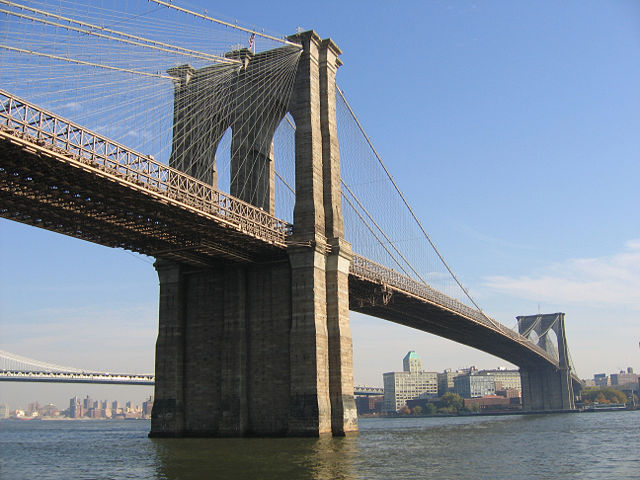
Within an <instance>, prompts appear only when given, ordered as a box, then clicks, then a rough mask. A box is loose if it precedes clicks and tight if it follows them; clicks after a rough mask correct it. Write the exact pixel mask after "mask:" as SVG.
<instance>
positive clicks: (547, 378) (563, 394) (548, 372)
mask: <svg viewBox="0 0 640 480" xmlns="http://www.w3.org/2000/svg"><path fill="white" fill-rule="evenodd" d="M516 319H517V320H518V331H519V333H520V334H521V335H523V336H525V337H527V338H529V339H530V340H531V339H532V337H533V333H535V334H536V336H537V344H538V346H540V347H541V348H543V349H544V350H546V351H547V352H548V353H549V354H551V355H552V356H554V357H556V358H557V359H558V368H554V367H552V366H550V365H547V366H542V367H523V366H521V367H520V379H521V382H522V403H523V405H522V406H523V409H524V410H525V411H529V412H532V411H553V410H574V409H575V407H576V405H575V394H574V390H573V380H572V378H571V365H570V362H569V350H568V347H567V338H566V335H565V329H564V313H551V314H544V315H526V316H519V317H516ZM550 332H554V333H555V335H556V339H557V348H556V345H554V342H553V341H552V339H551V338H550V335H549V334H550ZM534 339H535V337H534Z"/></svg>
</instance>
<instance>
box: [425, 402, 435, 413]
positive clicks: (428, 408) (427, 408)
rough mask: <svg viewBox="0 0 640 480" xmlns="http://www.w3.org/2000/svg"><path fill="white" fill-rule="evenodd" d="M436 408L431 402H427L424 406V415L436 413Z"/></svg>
mask: <svg viewBox="0 0 640 480" xmlns="http://www.w3.org/2000/svg"><path fill="white" fill-rule="evenodd" d="M437 410H438V409H437V408H436V406H435V405H434V404H433V403H431V402H429V403H427V404H426V405H425V406H424V413H425V414H426V415H433V414H434V413H436V411H437Z"/></svg>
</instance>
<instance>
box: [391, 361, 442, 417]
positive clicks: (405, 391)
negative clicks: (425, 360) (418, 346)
mask: <svg viewBox="0 0 640 480" xmlns="http://www.w3.org/2000/svg"><path fill="white" fill-rule="evenodd" d="M402 366H403V371H402V372H387V373H385V374H383V375H382V379H383V382H384V401H383V410H384V411H385V412H397V411H398V410H400V409H401V408H402V407H403V406H405V405H406V403H407V400H412V399H414V398H418V397H420V396H421V395H425V396H429V397H436V396H437V395H438V374H437V372H425V371H423V370H422V361H421V360H420V357H419V356H418V355H417V354H416V352H415V351H413V350H411V351H409V353H407V355H406V356H405V357H404V359H403V361H402Z"/></svg>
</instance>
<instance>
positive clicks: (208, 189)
mask: <svg viewBox="0 0 640 480" xmlns="http://www.w3.org/2000/svg"><path fill="white" fill-rule="evenodd" d="M0 130H1V131H2V132H5V133H8V134H10V135H13V136H15V137H19V138H22V139H24V140H27V141H29V142H31V143H34V144H36V145H38V146H40V147H42V148H45V149H47V150H50V151H52V152H54V153H57V154H61V155H63V156H65V157H66V158H67V159H70V160H72V161H76V162H80V163H82V164H85V165H88V166H91V167H93V168H97V169H99V170H101V171H103V172H104V173H105V174H108V175H111V176H113V177H115V178H116V179H119V180H124V181H126V182H128V183H130V184H133V185H135V186H137V187H139V188H141V189H143V190H145V191H147V192H150V193H152V194H154V195H158V196H161V197H164V198H166V199H169V200H170V201H173V202H176V203H179V204H182V205H183V206H186V207H187V208H189V209H191V210H195V211H196V212H198V213H203V214H205V215H209V216H211V217H214V218H216V219H217V220H219V221H221V222H222V223H224V224H226V225H228V226H232V227H234V228H236V229H238V230H240V231H242V232H243V233H246V234H248V235H251V236H253V237H257V238H259V239H261V240H264V241H266V242H268V243H271V244H275V245H278V246H280V247H284V246H285V239H286V237H287V236H289V235H291V233H292V226H291V225H290V224H289V223H287V222H285V221H283V220H280V219H278V218H276V217H274V216H273V215H271V214H269V213H268V212H266V211H264V210H262V209H260V208H258V207H255V206H253V205H251V204H249V203H246V202H244V201H242V200H240V199H238V198H235V197H233V196H231V195H228V194H226V193H224V192H221V191H219V190H217V189H215V188H213V187H212V186H211V185H207V184H206V183H204V182H201V181H199V180H197V179H195V178H193V177H191V176H189V175H187V174H185V173H183V172H181V171H179V170H177V169H175V168H172V167H169V166H167V165H165V164H163V163H161V162H158V161H156V160H154V158H153V157H152V156H150V155H144V154H141V153H138V152H136V151H135V150H132V149H130V148H127V147H125V146H124V145H121V144H120V143H118V142H114V141H113V140H110V139H108V138H106V137H104V136H102V135H100V134H98V133H95V132H93V131H91V130H87V129H85V128H83V127H82V126H80V125H78V124H76V123H73V122H71V121H69V120H66V119H64V118H62V117H59V116H57V115H55V114H53V113H51V112H48V111H46V110H44V109H42V108H40V107H38V106H36V105H33V104H31V103H29V102H27V101H25V100H22V99H20V98H18V97H16V96H14V95H12V94H10V93H8V92H6V91H4V90H0Z"/></svg>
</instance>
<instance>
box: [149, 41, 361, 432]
mask: <svg viewBox="0 0 640 480" xmlns="http://www.w3.org/2000/svg"><path fill="white" fill-rule="evenodd" d="M290 40H291V41H293V42H296V43H299V44H301V45H302V50H301V51H300V50H299V49H297V48H296V47H282V48H283V49H291V48H293V49H295V50H296V51H297V52H298V54H299V59H298V61H297V70H296V73H295V81H294V85H293V93H292V96H291V99H290V101H287V99H285V98H281V97H278V95H276V94H273V92H271V91H270V90H269V88H268V82H267V83H264V82H262V83H261V84H256V85H254V86H252V85H251V82H244V84H243V85H244V87H243V88H237V81H236V80H234V79H233V78H238V76H242V75H250V74H251V71H252V69H253V68H257V67H258V66H260V67H261V68H265V67H264V66H265V65H266V64H267V63H268V56H269V55H271V54H273V53H270V52H263V53H260V54H256V55H254V54H252V53H251V52H249V51H240V52H236V53H234V54H233V55H234V56H235V58H238V59H241V60H242V67H241V69H240V71H238V67H237V66H231V67H230V66H225V65H221V66H215V67H208V68H205V69H201V70H195V69H193V68H192V67H190V66H182V67H177V68H175V69H172V70H171V71H170V73H171V74H172V75H173V76H174V77H175V78H176V81H175V108H174V144H173V152H172V157H171V160H170V162H171V164H172V165H173V166H176V167H178V168H180V169H181V170H184V171H186V172H188V173H189V174H191V175H193V176H195V177H196V178H199V179H200V180H202V181H204V182H206V183H209V184H212V183H213V184H214V185H215V182H216V172H215V165H211V163H206V162H205V163H198V161H197V160H195V159H197V158H202V157H207V156H208V158H210V159H212V158H213V156H214V154H215V151H216V148H217V143H216V141H215V139H216V138H219V137H220V134H221V132H224V131H225V130H226V129H227V128H228V127H231V128H232V135H233V137H232V156H231V171H232V172H233V175H232V177H233V179H232V182H231V192H230V193H231V194H232V195H235V196H239V197H240V198H242V199H243V200H245V201H247V202H249V203H252V204H253V205H256V206H258V207H261V208H263V209H265V210H267V211H270V212H273V205H274V202H273V198H274V194H273V185H274V182H273V150H272V140H273V134H274V132H275V130H276V128H277V126H278V124H279V122H280V121H281V119H282V118H283V116H284V115H285V114H286V113H287V111H288V112H290V113H291V115H292V117H293V119H294V121H295V124H296V133H295V175H296V183H295V190H296V192H297V194H296V202H295V207H294V235H293V238H292V241H291V242H290V243H291V245H290V246H289V247H288V250H287V252H286V254H285V255H283V256H282V258H280V259H276V260H275V261H274V260H273V259H271V261H269V262H263V263H261V262H240V261H233V260H229V259H221V260H219V261H217V262H216V263H214V264H212V265H209V266H206V267H194V266H192V265H188V264H183V263H180V262H177V261H166V260H162V261H157V262H156V269H157V271H158V276H159V280H160V313H159V332H158V340H157V345H156V387H155V401H154V406H153V413H152V421H151V433H150V435H151V436H171V437H178V436H243V435H291V436H317V435H320V434H324V433H333V434H334V435H344V434H346V433H348V432H352V431H356V430H357V418H356V408H355V402H354V398H353V368H352V341H351V333H350V327H349V288H348V275H349V265H350V262H351V258H352V255H351V247H350V245H349V244H348V243H347V242H345V240H344V225H343V219H342V207H341V197H340V159H339V150H338V140H337V127H336V102H335V100H336V99H335V77H336V71H337V69H338V67H339V66H340V64H341V62H340V60H339V58H338V56H339V55H340V53H341V52H340V50H339V48H338V47H337V46H336V45H335V44H334V43H333V42H332V41H331V40H330V39H326V40H322V39H321V38H320V37H318V35H317V34H316V33H315V32H313V31H309V32H304V33H300V34H297V35H294V36H292V37H290ZM278 50H281V49H276V50H274V51H271V52H276V51H278ZM276 53H277V52H276ZM233 69H235V71H232V70H233ZM216 75H217V76H224V75H227V76H229V78H230V80H229V81H228V82H227V90H226V91H227V92H229V91H231V92H234V94H233V95H232V96H231V98H232V101H233V102H238V104H241V103H242V102H243V100H246V99H247V98H251V99H252V101H249V102H246V101H245V102H244V105H247V107H246V108H244V107H242V108H236V109H235V112H236V114H235V116H226V117H224V118H225V119H223V116H222V115H220V116H219V118H220V120H219V121H217V122H216V121H212V119H217V118H218V117H217V116H216V115H218V112H221V111H222V110H223V109H224V108H227V107H228V105H223V104H220V103H219V102H218V98H219V97H218V96H217V95H216V92H211V91H207V85H210V84H211V82H206V81H204V79H206V78H211V76H216ZM233 75H235V76H236V77H233ZM234 82H235V83H234ZM193 89H196V90H197V91H198V95H197V97H198V98H200V99H202V101H196V102H191V103H185V102H184V98H186V95H187V94H189V93H190V94H193ZM234 89H235V90H234ZM200 93H201V94H202V95H200ZM191 97H193V95H191ZM226 98H229V95H227V97H226ZM205 99H206V100H205ZM205 120H206V121H205ZM256 122H260V128H258V129H256V128H246V126H247V125H251V124H255V123H256ZM248 145H250V146H251V148H250V149H248V148H247V146H248ZM203 151H204V152H205V153H207V155H204V156H203V155H199V154H198V155H196V153H198V152H199V153H202V152H203ZM194 152H195V153H194ZM241 159H242V161H241ZM247 159H248V160H247ZM247 186H249V187H248V188H247Z"/></svg>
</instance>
